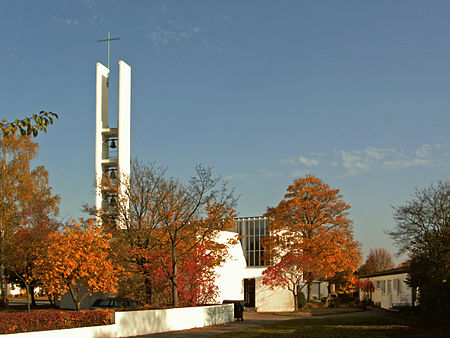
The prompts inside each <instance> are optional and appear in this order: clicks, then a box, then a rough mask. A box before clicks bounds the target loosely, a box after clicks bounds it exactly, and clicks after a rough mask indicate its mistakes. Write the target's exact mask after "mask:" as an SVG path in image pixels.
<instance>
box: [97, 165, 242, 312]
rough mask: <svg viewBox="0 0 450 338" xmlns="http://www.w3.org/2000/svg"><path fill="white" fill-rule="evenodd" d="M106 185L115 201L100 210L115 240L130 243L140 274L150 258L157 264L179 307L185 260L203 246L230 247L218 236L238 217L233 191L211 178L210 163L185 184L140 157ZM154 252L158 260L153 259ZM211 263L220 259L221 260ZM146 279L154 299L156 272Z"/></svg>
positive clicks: (125, 245) (132, 259) (213, 249)
mask: <svg viewBox="0 0 450 338" xmlns="http://www.w3.org/2000/svg"><path fill="white" fill-rule="evenodd" d="M102 190H103V191H104V192H105V193H107V194H111V195H112V196H115V197H114V199H113V202H114V203H113V207H110V206H105V207H104V208H103V209H102V210H97V211H96V213H97V215H98V216H99V217H101V219H102V222H103V223H104V224H105V226H107V227H109V231H110V232H111V233H112V235H113V238H114V239H115V240H116V243H120V246H121V247H122V248H126V249H125V250H126V251H127V253H128V256H127V257H129V261H130V262H132V263H133V264H135V266H136V268H137V270H139V271H140V273H142V274H143V275H146V276H148V274H147V269H148V266H149V263H152V264H153V263H157V264H159V267H160V268H161V269H163V271H164V273H165V276H166V277H167V279H168V281H169V286H170V287H169V289H170V293H171V295H170V296H171V301H170V303H171V305H174V306H179V305H180V304H181V302H180V294H181V293H183V283H184V282H180V279H181V278H182V277H181V275H182V274H183V273H184V272H183V271H182V270H181V269H182V266H183V264H187V263H186V262H187V261H188V259H189V257H190V256H191V257H192V255H195V254H198V250H199V248H205V249H206V250H208V251H211V252H216V251H224V250H226V245H225V244H219V243H217V242H216V241H214V238H215V237H216V236H217V234H218V232H219V231H220V230H226V229H229V228H230V227H231V224H232V223H233V222H234V216H235V214H234V208H233V207H234V204H235V199H234V197H233V194H232V191H229V190H228V188H227V187H226V184H225V183H224V182H223V181H222V180H221V179H220V178H215V177H213V175H212V172H211V169H209V168H204V167H202V166H198V167H196V169H195V174H194V176H193V177H192V178H191V179H190V181H189V183H187V184H183V183H181V182H180V181H179V180H177V179H175V178H173V177H167V176H166V172H165V170H164V169H161V168H156V167H155V166H154V165H152V164H150V165H147V164H142V163H141V162H139V161H134V162H133V163H132V170H131V175H130V176H129V177H124V176H123V175H121V174H120V173H119V175H117V178H116V179H107V178H106V179H105V180H104V181H103V187H102ZM110 202H111V201H110ZM155 255H156V256H157V257H158V260H157V261H154V259H152V258H151V257H154V256H155ZM222 257H224V255H222ZM210 264H212V265H217V264H220V260H211V261H210ZM150 265H151V264H150ZM145 283H146V287H147V295H148V299H149V300H150V301H151V293H152V290H154V289H155V284H154V280H152V276H148V277H147V278H145Z"/></svg>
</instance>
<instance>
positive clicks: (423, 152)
mask: <svg viewBox="0 0 450 338" xmlns="http://www.w3.org/2000/svg"><path fill="white" fill-rule="evenodd" d="M430 154H431V146H430V145H428V144H424V145H422V146H421V147H420V148H419V149H417V150H416V156H417V157H428V156H429V155H430Z"/></svg>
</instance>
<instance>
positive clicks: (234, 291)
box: [215, 231, 247, 304]
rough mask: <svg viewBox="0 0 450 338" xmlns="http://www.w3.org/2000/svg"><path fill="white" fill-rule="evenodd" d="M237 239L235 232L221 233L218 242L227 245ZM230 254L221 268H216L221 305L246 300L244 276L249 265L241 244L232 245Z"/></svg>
mask: <svg viewBox="0 0 450 338" xmlns="http://www.w3.org/2000/svg"><path fill="white" fill-rule="evenodd" d="M237 237H238V234H237V233H235V232H229V231H221V232H220V234H219V236H218V238H217V239H216V240H217V242H218V243H226V242H228V241H229V240H230V239H233V238H235V239H237ZM228 254H229V257H228V258H227V260H226V261H225V262H224V263H223V264H222V265H221V266H220V267H217V268H216V273H217V278H216V280H215V284H216V285H217V287H218V289H219V296H218V298H217V302H218V303H219V304H221V303H222V302H223V301H224V300H243V299H244V287H243V276H244V271H245V268H246V266H247V264H246V262H245V257H244V252H243V251H242V246H241V243H240V242H238V243H237V244H235V245H230V246H229V248H228Z"/></svg>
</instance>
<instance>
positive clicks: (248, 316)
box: [139, 309, 389, 338]
mask: <svg viewBox="0 0 450 338" xmlns="http://www.w3.org/2000/svg"><path fill="white" fill-rule="evenodd" d="M347 316H354V317H373V316H389V313H388V312H386V311H384V310H379V309H375V310H372V311H361V312H351V313H339V314H332V315H323V316H295V315H278V314H276V313H258V312H245V313H244V321H235V322H233V323H227V324H223V325H214V326H207V327H202V328H196V329H190V330H183V331H172V332H164V333H154V334H148V335H143V336H139V337H149V338H154V337H174V338H178V337H183V338H186V337H210V336H214V335H219V334H223V333H228V332H232V331H241V330H245V329H248V328H252V327H256V326H263V325H268V324H272V323H275V322H279V321H284V320H290V319H306V318H313V319H317V318H323V317H327V318H339V317H347Z"/></svg>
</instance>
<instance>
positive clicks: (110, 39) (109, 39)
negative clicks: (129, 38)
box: [97, 32, 120, 69]
mask: <svg viewBox="0 0 450 338" xmlns="http://www.w3.org/2000/svg"><path fill="white" fill-rule="evenodd" d="M112 40H120V38H111V36H110V35H109V32H108V37H107V38H106V39H105V40H97V42H105V41H107V42H108V69H109V44H110V41H112Z"/></svg>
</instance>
